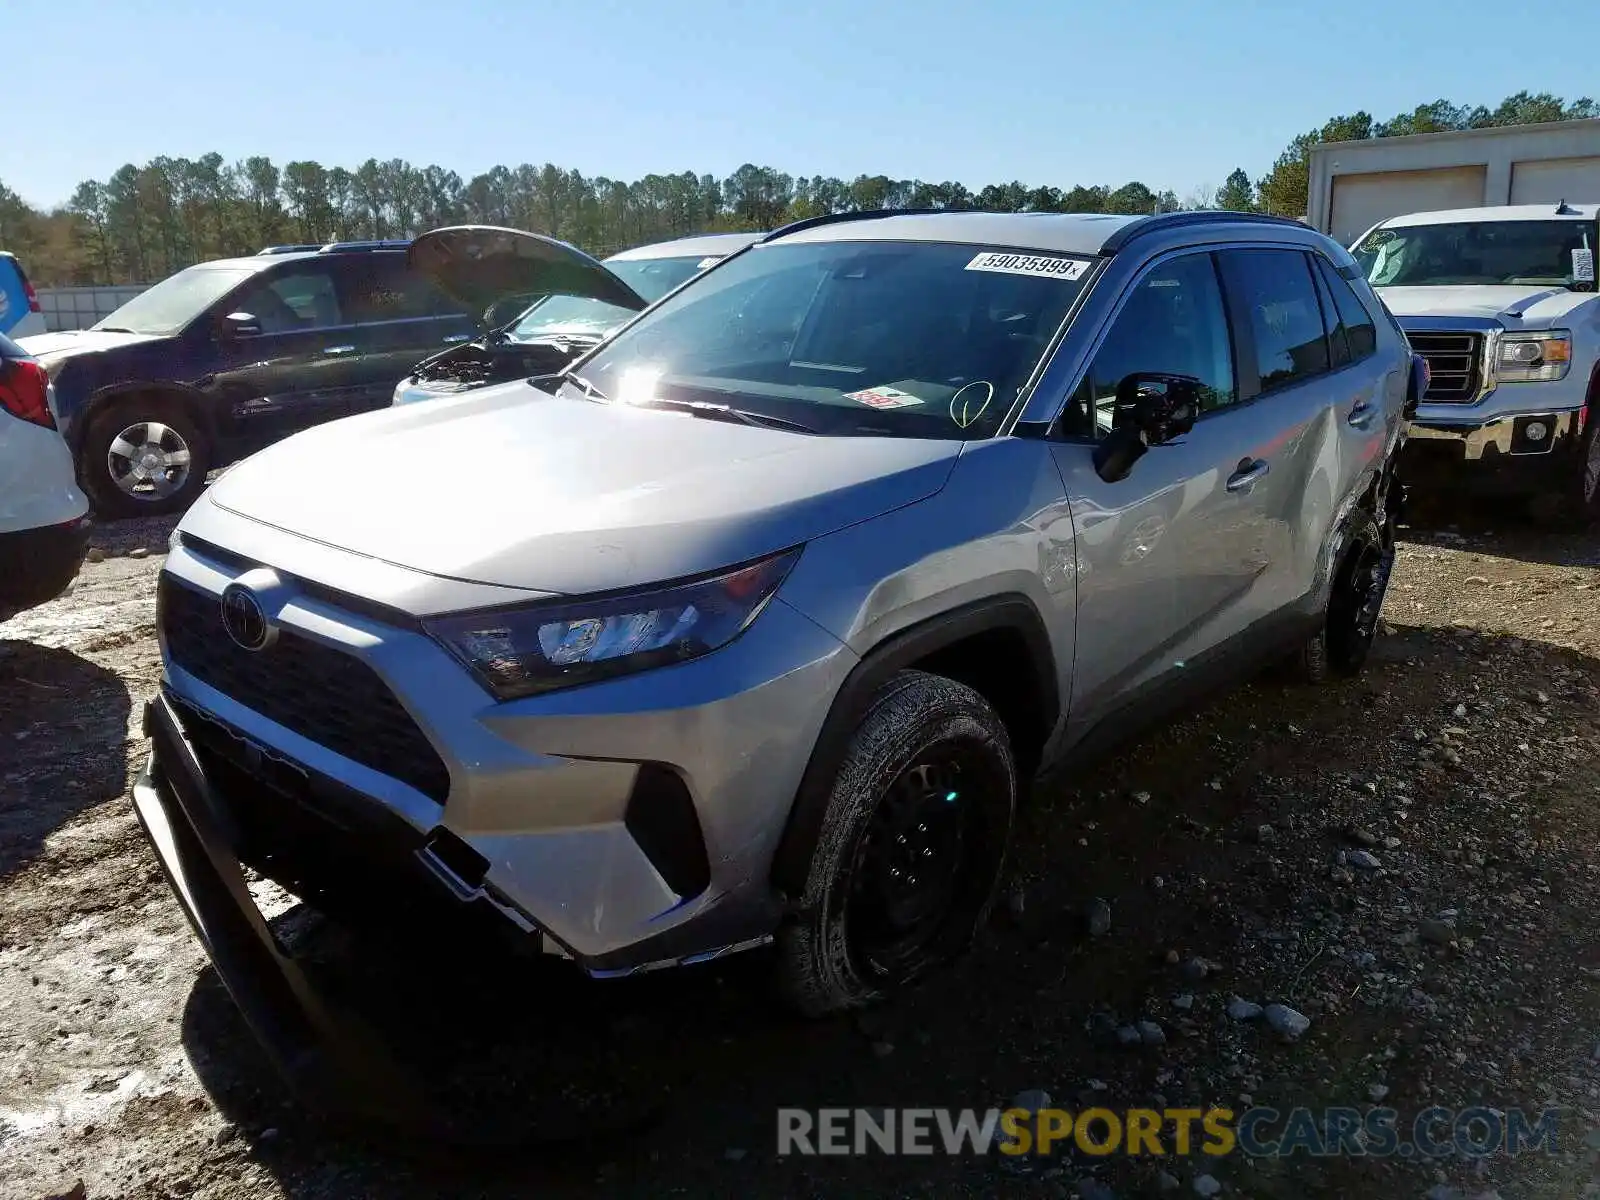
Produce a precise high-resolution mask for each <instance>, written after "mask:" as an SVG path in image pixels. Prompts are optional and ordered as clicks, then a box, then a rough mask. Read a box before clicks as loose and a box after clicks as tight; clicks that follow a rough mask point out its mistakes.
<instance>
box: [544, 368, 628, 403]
mask: <svg viewBox="0 0 1600 1200" xmlns="http://www.w3.org/2000/svg"><path fill="white" fill-rule="evenodd" d="M536 378H540V377H537V376H536ZM555 378H556V379H559V380H562V381H564V382H569V383H572V384H575V385H576V386H577V388H578V390H579V391H581V392H582V393H583V394H584V395H585V396H588V397H589V399H591V400H598V401H600V403H601V404H610V403H611V400H610V397H608V396H607V395H606V394H605V393H604V392H602V391H601V390H600V389H599V388H597V387H595V385H594V384H592V383H590V382H589V381H588V380H587V379H585V378H584V377H583V376H582V375H579V374H578V373H577V372H576V371H562V372H561V373H560V374H559V375H557V376H556V377H555ZM529 382H530V383H531V382H532V380H529Z"/></svg>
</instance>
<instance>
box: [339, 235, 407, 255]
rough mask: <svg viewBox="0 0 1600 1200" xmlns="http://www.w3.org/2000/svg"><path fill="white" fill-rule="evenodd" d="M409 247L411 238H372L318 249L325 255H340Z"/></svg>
mask: <svg viewBox="0 0 1600 1200" xmlns="http://www.w3.org/2000/svg"><path fill="white" fill-rule="evenodd" d="M409 245H411V239H410V238H372V239H369V240H367V241H363V242H329V243H328V244H327V245H326V246H319V247H317V249H318V250H319V251H320V252H321V253H323V254H340V253H343V252H344V251H346V250H404V249H405V248H406V247H407V246H409Z"/></svg>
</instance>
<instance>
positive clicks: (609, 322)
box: [510, 254, 718, 342]
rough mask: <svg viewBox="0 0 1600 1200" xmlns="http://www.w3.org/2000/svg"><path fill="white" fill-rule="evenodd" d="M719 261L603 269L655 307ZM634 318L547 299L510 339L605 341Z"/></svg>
mask: <svg viewBox="0 0 1600 1200" xmlns="http://www.w3.org/2000/svg"><path fill="white" fill-rule="evenodd" d="M716 261H718V260H717V256H715V255H713V256H712V257H710V258H707V257H706V256H704V255H701V254H694V255H690V256H689V257H687V258H634V259H627V260H624V261H622V262H618V261H617V260H616V259H608V260H607V261H606V266H607V267H608V268H609V269H610V271H611V273H612V274H613V275H615V276H617V278H619V279H621V280H622V282H623V283H626V284H627V285H628V286H629V287H631V288H632V289H633V290H634V291H636V292H638V293H639V296H640V297H641V298H642V299H643V300H644V301H645V302H646V303H650V304H654V303H655V302H656V301H657V300H659V299H661V297H663V296H665V295H666V294H667V293H668V292H670V291H671V290H672V289H673V288H675V287H677V286H678V285H679V284H680V283H682V282H683V281H684V280H685V279H688V278H689V277H690V276H691V275H694V274H697V273H698V272H700V271H703V270H705V269H706V268H707V267H709V266H710V265H711V264H712V263H714V262H716ZM631 316H633V312H632V310H630V309H626V308H618V307H617V306H616V305H615V304H607V303H606V302H605V301H603V300H585V299H583V298H581V297H578V296H546V297H545V298H544V299H543V300H541V301H539V303H537V304H535V305H534V306H533V307H532V308H530V309H529V310H528V311H527V312H525V313H523V314H522V319H521V320H519V321H518V322H517V323H516V324H515V325H513V326H512V327H511V331H510V332H511V337H512V339H513V340H514V341H518V342H531V341H533V340H535V339H537V338H547V337H592V338H599V337H604V336H605V335H606V334H607V333H608V332H610V331H611V330H613V329H615V328H616V327H617V326H618V325H621V324H622V323H623V322H624V321H626V320H627V319H628V318H629V317H631Z"/></svg>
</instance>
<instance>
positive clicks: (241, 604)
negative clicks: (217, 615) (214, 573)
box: [222, 583, 278, 650]
mask: <svg viewBox="0 0 1600 1200" xmlns="http://www.w3.org/2000/svg"><path fill="white" fill-rule="evenodd" d="M222 627H223V628H224V629H226V630H227V631H228V636H229V637H231V638H232V639H233V640H234V641H235V642H236V643H237V644H238V645H240V646H242V647H243V648H244V649H246V650H265V649H266V648H267V647H268V646H270V645H272V643H273V641H274V640H275V639H276V638H277V636H278V631H277V629H276V628H275V627H274V626H273V625H272V623H271V622H270V621H268V620H267V614H266V612H265V611H264V610H263V609H262V607H261V601H259V600H257V599H256V597H255V593H254V592H252V591H251V590H250V589H249V588H247V587H245V586H243V585H242V584H238V583H230V584H229V585H228V586H227V587H225V588H224V589H223V590H222Z"/></svg>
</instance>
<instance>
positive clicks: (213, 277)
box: [91, 265, 255, 333]
mask: <svg viewBox="0 0 1600 1200" xmlns="http://www.w3.org/2000/svg"><path fill="white" fill-rule="evenodd" d="M254 274H255V271H253V270H251V269H250V268H249V267H209V266H204V265H201V266H198V267H189V268H188V269H187V270H183V271H179V272H178V273H177V274H176V275H172V276H169V277H168V278H166V279H163V280H162V281H161V282H160V283H158V284H156V285H155V286H154V287H153V288H149V289H147V290H145V291H143V292H140V293H139V294H138V295H137V296H135V297H134V298H133V299H132V300H129V301H128V302H127V303H126V304H124V305H123V306H122V307H121V308H119V309H117V310H116V311H115V312H113V313H112V314H111V315H110V316H108V317H104V318H102V319H101V320H100V321H99V322H98V323H97V324H95V325H93V326H91V328H93V329H126V330H128V331H129V332H130V333H177V332H178V330H180V329H182V328H183V327H184V326H185V325H187V324H188V323H189V322H190V321H192V320H194V319H195V318H196V317H198V316H199V315H200V314H201V313H203V312H205V310H206V309H207V308H209V307H211V305H213V304H215V303H216V302H217V301H218V300H220V299H222V297H223V296H225V295H227V293H229V292H231V291H232V290H233V289H234V288H235V287H237V286H238V285H239V284H241V283H243V282H244V281H245V280H246V279H249V278H250V277H251V276H253V275H254Z"/></svg>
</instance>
